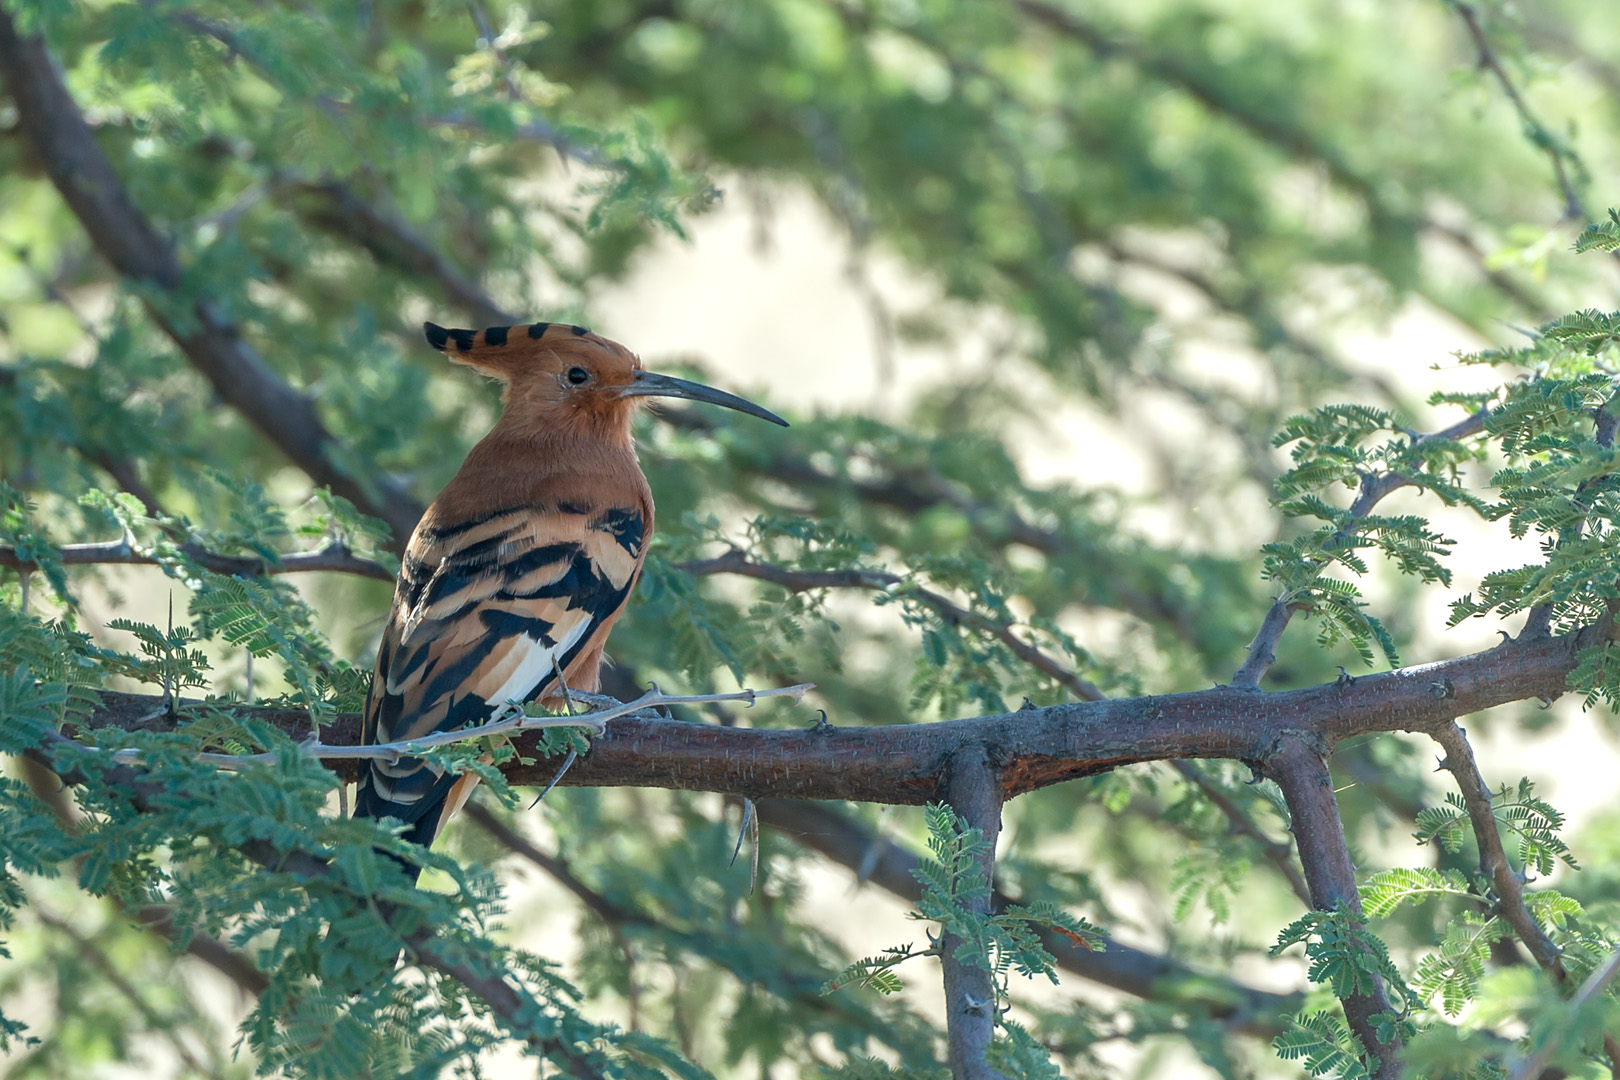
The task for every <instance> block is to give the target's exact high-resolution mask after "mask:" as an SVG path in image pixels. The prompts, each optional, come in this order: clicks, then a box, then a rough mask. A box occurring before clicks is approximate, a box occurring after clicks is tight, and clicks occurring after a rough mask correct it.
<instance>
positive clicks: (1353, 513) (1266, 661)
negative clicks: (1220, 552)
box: [1232, 409, 1490, 689]
mask: <svg viewBox="0 0 1620 1080" xmlns="http://www.w3.org/2000/svg"><path fill="white" fill-rule="evenodd" d="M1489 415H1490V410H1488V409H1481V410H1479V411H1478V412H1476V413H1474V414H1473V415H1472V416H1469V417H1468V418H1466V419H1464V420H1459V421H1457V423H1455V424H1452V425H1451V426H1450V427H1448V428H1446V429H1444V430H1443V431H1436V432H1433V433H1432V434H1428V435H1419V436H1417V437H1416V438H1414V439H1413V440H1412V445H1413V446H1417V445H1420V444H1422V443H1426V442H1435V441H1440V440H1447V441H1449V440H1455V439H1466V438H1468V437H1469V436H1471V435H1477V434H1479V433H1480V432H1481V431H1483V430H1485V420H1486V418H1487V417H1488V416H1489ZM1422 486H1423V481H1422V479H1421V478H1419V477H1417V476H1413V475H1411V474H1410V473H1399V472H1384V473H1379V474H1378V475H1377V476H1368V477H1365V478H1364V479H1363V481H1362V484H1361V492H1360V494H1358V495H1357V496H1356V498H1355V501H1354V502H1352V503H1351V504H1350V520H1351V521H1352V522H1355V521H1359V520H1361V519H1362V518H1364V517H1366V516H1367V515H1368V514H1370V513H1372V511H1373V507H1375V506H1377V505H1378V504H1379V502H1381V501H1382V500H1383V499H1384V497H1385V496H1387V495H1389V494H1390V493H1392V492H1395V491H1399V490H1400V489H1401V488H1404V487H1422ZM1349 532H1350V526H1348V525H1347V526H1346V527H1344V528H1342V529H1340V530H1339V531H1338V533H1337V534H1335V535H1336V536H1339V537H1343V536H1347V535H1348V534H1349ZM1300 610H1302V608H1301V606H1300V605H1299V604H1288V603H1284V602H1283V601H1281V600H1278V601H1276V602H1275V603H1273V604H1272V605H1271V609H1270V610H1269V611H1267V612H1266V617H1265V619H1264V620H1262V622H1261V624H1260V630H1259V632H1258V633H1256V634H1255V635H1254V640H1253V641H1251V642H1249V656H1248V659H1246V660H1244V661H1243V666H1242V667H1240V668H1238V671H1237V674H1236V675H1234V676H1232V685H1233V686H1236V687H1241V688H1244V689H1255V688H1258V687H1259V685H1260V680H1261V679H1262V678H1264V677H1265V674H1266V671H1267V670H1269V669H1270V667H1271V665H1272V664H1274V663H1275V662H1276V660H1277V642H1278V641H1280V640H1281V639H1282V635H1283V631H1284V630H1286V629H1288V622H1289V620H1291V619H1292V618H1293V617H1294V614H1295V613H1296V612H1298V611H1300Z"/></svg>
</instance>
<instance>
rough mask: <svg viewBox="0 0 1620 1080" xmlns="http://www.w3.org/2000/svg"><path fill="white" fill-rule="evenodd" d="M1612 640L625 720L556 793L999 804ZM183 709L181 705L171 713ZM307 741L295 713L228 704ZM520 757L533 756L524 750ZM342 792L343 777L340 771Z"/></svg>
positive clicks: (1344, 723) (1418, 726) (109, 696)
mask: <svg viewBox="0 0 1620 1080" xmlns="http://www.w3.org/2000/svg"><path fill="white" fill-rule="evenodd" d="M1606 636H1607V630H1606V628H1605V629H1601V630H1600V629H1596V628H1589V629H1588V630H1586V631H1583V632H1581V633H1579V634H1563V635H1558V636H1549V637H1541V638H1535V639H1520V640H1514V641H1504V642H1503V643H1502V644H1500V645H1498V646H1496V647H1495V648H1492V649H1489V650H1486V651H1484V652H1479V653H1474V654H1472V655H1469V656H1464V657H1459V658H1457V659H1455V660H1446V661H1442V662H1440V663H1437V664H1424V665H1419V666H1414V667H1408V668H1402V669H1400V670H1398V671H1384V672H1376V673H1374V674H1371V675H1363V676H1361V677H1359V678H1357V679H1355V680H1354V681H1352V682H1344V681H1342V680H1341V681H1336V682H1332V683H1325V684H1322V685H1320V686H1314V687H1309V688H1306V689H1300V690H1287V691H1276V692H1271V693H1258V692H1255V691H1241V690H1233V689H1231V688H1228V687H1216V688H1214V689H1210V690H1196V691H1191V692H1188V693H1182V694H1164V695H1156V696H1148V697H1139V698H1110V699H1108V700H1106V701H1085V702H1071V703H1067V704H1062V705H1049V706H1044V707H1039V708H1032V709H1020V710H1018V711H1016V712H1012V713H1005V714H1002V715H998V716H981V717H976V718H973V719H965V720H947V721H942V722H939V723H930V724H898V725H887V726H877V727H862V728H856V727H822V726H819V725H818V726H813V727H808V728H803V729H794V730H761V729H753V728H735V727H731V728H726V727H712V726H709V725H704V724H693V723H683V722H679V721H672V720H655V719H645V718H632V717H624V718H621V719H618V720H615V721H613V723H612V724H610V725H609V726H608V730H607V733H606V734H605V735H604V736H603V737H602V738H600V739H596V740H594V741H593V742H592V745H591V750H590V753H588V754H586V755H584V756H582V757H581V758H580V760H579V761H578V762H577V763H576V764H575V765H574V767H573V768H572V769H571V770H569V772H568V775H567V776H565V777H564V778H563V780H562V782H563V783H564V784H566V785H570V786H574V785H578V786H592V787H616V786H635V787H657V788H673V789H678V790H689V791H692V790H695V791H718V792H722V793H725V794H731V795H745V796H748V797H750V798H753V799H756V800H758V799H768V798H816V799H851V800H855V801H861V802H876V803H891V804H913V805H915V804H921V803H926V802H930V801H938V800H939V799H941V798H943V797H944V777H945V776H946V774H947V771H948V766H949V761H950V759H951V756H952V755H953V754H954V753H955V752H956V751H957V750H959V749H960V748H961V747H963V746H965V745H968V744H970V743H977V744H979V745H981V746H983V747H984V748H985V749H986V751H987V753H989V755H990V757H991V760H992V761H993V762H994V763H995V765H996V766H997V768H998V769H999V770H1000V775H1001V782H1002V788H1003V791H1004V793H1005V795H1006V797H1008V798H1011V797H1013V796H1016V795H1019V794H1022V793H1024V792H1027V791H1034V790H1036V789H1038V788H1043V787H1048V786H1050V785H1052V784H1058V783H1062V782H1063V781H1065V780H1070V779H1073V778H1075V777H1078V776H1089V775H1094V774H1097V773H1101V772H1107V771H1109V770H1110V769H1115V768H1118V767H1120V766H1122V765H1131V764H1136V763H1139V762H1144V761H1160V760H1166V759H1171V758H1228V759H1232V760H1237V761H1261V760H1264V759H1265V758H1266V757H1268V756H1269V755H1270V754H1271V753H1272V752H1273V748H1274V746H1275V744H1276V743H1277V740H1278V739H1279V738H1280V737H1281V736H1282V735H1283V733H1285V732H1299V733H1304V734H1307V735H1310V736H1312V737H1314V738H1316V739H1318V740H1320V741H1321V743H1322V744H1323V745H1325V746H1332V745H1333V744H1334V743H1337V742H1338V741H1340V740H1341V739H1346V738H1350V737H1351V736H1354V735H1367V734H1372V733H1374V732H1383V731H1429V730H1432V729H1434V728H1435V727H1437V726H1439V725H1443V724H1446V723H1448V722H1450V721H1452V720H1454V719H1456V718H1457V717H1459V716H1466V715H1467V714H1469V713H1473V712H1478V711H1479V710H1481V709H1488V708H1491V707H1492V706H1495V705H1503V704H1506V703H1508V702H1511V701H1525V700H1528V699H1532V698H1541V697H1546V698H1553V697H1558V696H1559V695H1560V694H1562V693H1563V692H1564V691H1565V689H1566V681H1565V680H1566V677H1567V676H1568V674H1569V672H1570V671H1571V670H1573V669H1574V667H1575V663H1576V654H1577V653H1578V652H1579V650H1580V649H1581V648H1582V647H1583V645H1592V644H1596V643H1598V642H1599V641H1602V640H1604V639H1605V637H1606ZM161 701H162V699H160V698H159V697H158V696H156V695H145V694H124V693H118V692H114V691H102V692H101V705H100V707H99V708H98V709H97V710H96V711H95V713H94V714H93V716H92V717H91V719H90V720H89V722H88V726H89V727H91V728H95V727H107V726H112V727H122V728H131V729H147V730H172V728H173V727H174V724H175V721H174V720H172V719H170V718H168V717H167V716H166V715H165V710H164V709H163V708H162V707H161ZM182 704H185V703H182ZM226 707H228V708H231V709H234V710H239V711H242V712H244V713H245V714H247V715H251V716H253V717H255V718H256V719H259V720H261V721H264V722H267V723H270V724H273V725H275V726H276V727H278V728H280V729H281V730H282V731H284V732H286V733H287V734H288V735H289V736H290V737H292V738H295V739H299V740H301V739H303V738H304V737H305V736H306V735H307V734H308V730H309V716H308V714H307V713H306V712H305V711H304V710H302V709H277V708H264V707H247V706H239V705H228V706H226ZM359 734H360V719H359V716H358V714H355V713H346V714H340V715H339V716H338V717H336V718H335V719H334V721H333V722H332V723H331V724H329V725H327V726H326V727H324V728H323V729H322V739H323V741H325V742H327V743H329V744H332V745H342V744H356V743H358V742H359ZM516 745H517V746H518V747H519V749H520V750H522V751H523V752H524V753H526V754H534V753H536V751H535V749H534V745H533V742H532V741H531V740H529V739H528V737H526V736H524V737H520V738H518V739H517V740H516ZM507 768H508V771H507V775H508V777H509V778H510V779H511V780H512V782H513V783H518V784H544V783H546V782H547V781H548V780H550V779H551V775H552V773H553V772H554V771H555V763H548V762H546V761H543V760H537V761H536V762H535V763H534V764H532V765H524V764H522V763H517V762H514V763H512V764H510V765H509V766H508V767H507ZM336 771H337V772H338V773H339V775H340V776H344V777H345V778H347V779H353V776H354V773H353V770H352V767H350V766H348V765H347V764H346V763H344V764H337V765H336Z"/></svg>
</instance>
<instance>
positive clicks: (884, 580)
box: [674, 548, 1104, 701]
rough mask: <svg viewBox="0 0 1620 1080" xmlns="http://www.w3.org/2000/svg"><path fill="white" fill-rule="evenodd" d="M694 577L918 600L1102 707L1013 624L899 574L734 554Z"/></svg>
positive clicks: (1084, 684)
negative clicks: (793, 565) (804, 566)
mask: <svg viewBox="0 0 1620 1080" xmlns="http://www.w3.org/2000/svg"><path fill="white" fill-rule="evenodd" d="M674 565H675V568H676V569H677V570H684V571H685V572H686V573H688V574H691V575H692V576H693V577H703V576H706V575H710V574H738V575H741V576H742V577H750V578H754V579H755V580H756V581H767V582H770V583H771V584H772V585H779V586H781V587H782V588H784V589H787V590H789V591H790V592H808V591H811V590H814V589H866V590H870V591H872V592H885V593H891V594H893V595H895V596H897V597H900V598H910V599H915V600H916V601H918V602H919V603H921V604H924V605H926V606H928V607H930V608H933V609H934V610H935V611H936V612H938V613H939V615H940V617H941V618H943V619H944V620H945V621H946V623H948V624H950V625H953V626H955V625H963V626H968V627H971V628H973V629H975V630H979V631H981V632H983V633H987V634H990V635H991V636H992V637H994V638H995V639H996V640H998V641H1000V642H1001V643H1002V644H1004V645H1006V646H1007V648H1008V649H1009V650H1010V651H1011V652H1012V653H1013V655H1014V656H1017V657H1018V658H1019V659H1020V660H1022V661H1024V662H1025V663H1027V664H1028V665H1029V666H1030V667H1032V668H1034V669H1035V670H1036V671H1039V672H1041V673H1042V674H1045V675H1049V676H1051V677H1052V678H1053V679H1055V680H1056V681H1057V682H1059V683H1060V684H1062V685H1063V687H1064V688H1065V689H1067V690H1068V691H1069V692H1070V693H1072V694H1074V696H1075V697H1077V698H1079V699H1080V700H1081V701H1101V700H1102V699H1103V697H1104V695H1103V692H1102V691H1101V690H1100V689H1098V687H1097V686H1096V684H1095V683H1092V682H1090V681H1088V680H1086V679H1083V678H1081V677H1080V676H1078V675H1076V674H1075V673H1074V672H1072V671H1070V670H1069V669H1068V668H1066V667H1064V666H1063V665H1062V664H1060V663H1058V662H1057V661H1056V660H1054V659H1053V658H1052V657H1050V656H1048V655H1047V654H1046V653H1045V652H1043V651H1041V650H1040V649H1038V648H1036V647H1035V646H1034V645H1031V644H1029V643H1028V642H1027V641H1024V640H1023V639H1022V638H1020V637H1019V636H1018V635H1017V634H1014V633H1013V631H1012V624H1010V623H1004V622H998V621H997V620H995V619H991V618H988V617H986V616H984V615H980V614H979V613H978V612H976V611H971V610H969V609H967V608H964V607H962V606H961V605H959V604H956V603H953V602H952V601H951V600H949V599H947V598H946V597H944V596H942V595H940V594H939V593H937V592H934V591H933V590H932V589H928V588H925V587H923V586H921V585H917V584H915V583H913V582H909V581H907V580H906V579H905V578H903V577H901V576H899V575H898V574H891V573H889V572H887V571H884V570H792V569H789V568H787V567H785V566H772V565H770V564H768V563H761V562H755V561H753V560H751V559H749V558H748V556H747V555H746V554H745V553H743V552H742V551H740V550H738V549H736V548H733V549H732V550H730V551H728V552H726V553H725V554H724V555H720V556H716V557H715V558H712V559H701V560H695V561H692V562H684V563H676V564H674Z"/></svg>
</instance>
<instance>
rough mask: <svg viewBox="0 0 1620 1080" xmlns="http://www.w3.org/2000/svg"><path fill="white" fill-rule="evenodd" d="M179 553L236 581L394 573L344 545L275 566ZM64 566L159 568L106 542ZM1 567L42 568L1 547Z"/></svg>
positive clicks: (199, 551) (78, 548)
mask: <svg viewBox="0 0 1620 1080" xmlns="http://www.w3.org/2000/svg"><path fill="white" fill-rule="evenodd" d="M180 550H181V551H182V552H183V553H184V554H185V555H186V557H187V558H189V559H191V560H192V561H193V562H195V563H197V564H198V565H199V566H202V567H205V568H206V569H209V570H212V571H214V573H216V574H230V575H234V576H236V577H259V576H262V575H267V574H305V573H313V572H315V571H329V572H333V573H339V574H357V575H359V576H360V577H368V578H375V579H377V580H378V581H393V580H394V571H392V570H390V569H388V567H386V566H384V565H383V564H382V563H379V562H376V561H374V560H372V559H366V558H362V557H361V556H359V555H356V554H354V553H353V552H352V551H350V550H349V549H348V548H347V547H346V546H344V545H343V544H336V543H329V544H324V545H322V546H321V547H318V548H316V549H314V550H313V551H293V552H288V553H287V554H285V555H282V556H280V558H279V560H278V561H277V562H275V563H267V562H265V561H264V560H263V559H259V558H255V557H253V556H251V555H221V554H218V553H217V552H213V551H209V550H207V549H206V548H204V547H202V546H201V545H200V544H194V543H186V544H183V545H181V547H180ZM57 555H58V556H60V558H61V560H62V565H64V566H90V565H98V564H102V565H127V566H158V565H160V562H159V560H158V559H157V558H155V557H154V556H152V555H148V554H146V553H145V552H143V551H140V550H138V549H137V548H136V547H135V546H134V545H133V544H131V543H130V542H129V540H128V539H127V538H126V539H123V540H104V541H102V542H100V543H95V544H65V545H63V546H62V547H60V548H58V549H57ZM0 566H6V567H10V568H11V569H13V570H19V571H29V570H38V569H39V564H38V563H37V562H34V561H33V560H32V559H25V558H23V557H22V556H20V555H18V554H17V550H16V549H15V548H10V547H4V546H0Z"/></svg>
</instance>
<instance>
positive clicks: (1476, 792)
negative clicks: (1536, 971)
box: [1429, 723, 1569, 986]
mask: <svg viewBox="0 0 1620 1080" xmlns="http://www.w3.org/2000/svg"><path fill="white" fill-rule="evenodd" d="M1429 737H1430V738H1432V739H1433V740H1434V741H1435V742H1437V743H1439V744H1440V746H1441V748H1442V749H1444V750H1445V752H1446V756H1445V757H1444V758H1443V759H1442V760H1441V762H1440V767H1441V768H1442V769H1445V770H1446V771H1447V772H1449V773H1451V775H1452V776H1454V777H1456V780H1457V790H1458V791H1459V792H1461V793H1462V798H1463V804H1464V805H1465V806H1467V807H1468V822H1469V824H1470V825H1471V826H1473V830H1474V838H1475V839H1476V840H1477V841H1478V843H1479V868H1480V869H1481V870H1482V871H1484V872H1485V873H1486V874H1488V875H1490V879H1491V885H1492V887H1493V888H1494V889H1495V890H1496V906H1497V908H1498V910H1499V911H1500V912H1501V915H1502V918H1504V919H1506V920H1507V922H1508V925H1509V926H1512V927H1513V930H1514V932H1515V933H1516V934H1518V935H1519V940H1520V941H1522V942H1524V944H1525V948H1527V949H1529V950H1530V955H1531V956H1533V957H1535V960H1536V963H1537V964H1539V965H1541V969H1542V970H1543V971H1545V972H1546V973H1547V974H1548V975H1549V976H1551V977H1552V980H1553V982H1554V983H1556V984H1558V985H1559V986H1563V985H1565V984H1566V983H1567V982H1568V981H1569V973H1568V972H1567V971H1565V970H1564V961H1563V958H1562V957H1561V956H1560V955H1559V950H1558V946H1557V945H1554V944H1553V941H1552V939H1551V938H1550V937H1548V936H1547V932H1546V931H1545V930H1543V929H1542V928H1541V926H1540V924H1538V923H1537V922H1536V920H1535V916H1533V915H1531V914H1530V909H1529V908H1527V907H1525V904H1524V879H1522V878H1521V877H1520V876H1519V873H1518V871H1516V870H1514V869H1513V864H1512V863H1511V862H1509V861H1508V857H1507V852H1506V851H1505V850H1504V849H1503V847H1502V834H1501V832H1500V831H1499V830H1498V829H1497V826H1496V814H1495V812H1494V811H1493V810H1492V808H1491V790H1490V788H1488V787H1487V786H1486V785H1485V778H1484V777H1483V776H1481V775H1480V771H1479V764H1478V763H1477V762H1476V761H1475V760H1474V749H1473V747H1472V746H1470V745H1469V744H1468V739H1467V737H1466V736H1465V735H1464V734H1463V730H1462V728H1460V727H1458V726H1457V725H1456V724H1454V723H1452V724H1442V725H1440V726H1439V727H1437V728H1435V729H1434V730H1432V731H1430V732H1429Z"/></svg>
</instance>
